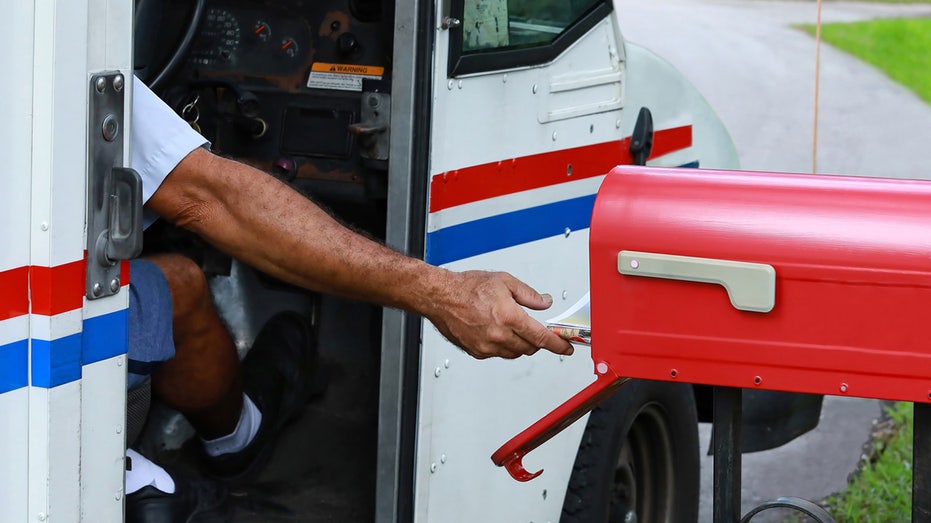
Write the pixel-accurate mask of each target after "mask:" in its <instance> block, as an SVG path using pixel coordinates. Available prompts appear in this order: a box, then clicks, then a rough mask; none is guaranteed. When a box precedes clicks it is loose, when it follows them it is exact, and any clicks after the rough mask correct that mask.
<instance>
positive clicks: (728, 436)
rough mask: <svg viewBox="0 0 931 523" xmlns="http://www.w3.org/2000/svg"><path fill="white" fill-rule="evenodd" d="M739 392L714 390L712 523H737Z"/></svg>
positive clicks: (739, 460) (735, 390) (737, 390)
mask: <svg viewBox="0 0 931 523" xmlns="http://www.w3.org/2000/svg"><path fill="white" fill-rule="evenodd" d="M742 402H743V391H742V390H741V389H739V388H733V387H715V388H714V425H713V428H712V439H713V445H714V522H715V523H737V522H738V521H740V474H741V469H740V467H741V459H740V458H741V456H740V446H741V428H742V427H741V422H742V418H743V403H742Z"/></svg>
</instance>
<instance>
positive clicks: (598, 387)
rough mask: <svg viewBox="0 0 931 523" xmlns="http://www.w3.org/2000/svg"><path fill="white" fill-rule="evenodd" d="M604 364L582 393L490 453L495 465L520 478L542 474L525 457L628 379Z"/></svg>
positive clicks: (520, 479)
mask: <svg viewBox="0 0 931 523" xmlns="http://www.w3.org/2000/svg"><path fill="white" fill-rule="evenodd" d="M601 365H604V364H601ZM604 366H605V367H607V369H606V372H605V373H604V374H599V375H598V379H597V380H595V382H594V383H592V384H591V385H589V386H588V387H585V388H584V389H582V390H581V392H579V393H578V394H576V395H575V396H572V397H571V398H569V400H568V401H566V402H565V403H563V404H562V405H560V406H558V407H556V408H555V409H553V411H552V412H550V413H549V414H547V415H546V416H543V417H542V418H541V419H540V420H539V421H537V422H536V423H534V424H533V425H531V426H529V427H527V428H526V429H525V430H524V431H523V432H521V433H520V434H518V435H516V436H514V437H513V438H511V439H510V440H509V441H508V442H507V443H505V444H504V445H502V446H501V448H499V449H498V450H497V451H495V453H494V454H492V455H491V460H492V461H494V462H495V465H497V466H499V467H504V468H505V469H507V471H508V474H510V475H511V477H512V478H514V479H516V480H517V481H530V480H531V479H533V478H535V477H537V476H539V475H540V474H542V473H543V471H542V470H540V471H538V472H527V470H526V469H525V468H524V465H523V463H521V460H523V459H524V456H526V455H527V454H528V453H529V452H530V451H532V450H533V449H535V448H537V447H539V446H540V445H542V444H544V443H546V442H547V441H549V440H550V438H552V437H553V436H555V435H556V434H559V433H560V432H562V431H563V429H565V428H566V427H568V426H569V425H572V424H573V423H575V421H576V420H578V419H579V418H581V417H582V416H584V415H585V414H587V413H588V412H589V411H591V410H592V409H594V408H595V406H597V405H598V404H599V403H601V402H602V401H603V400H604V399H606V398H607V397H608V396H610V395H611V394H612V393H613V392H614V391H616V390H617V389H618V388H620V386H621V385H623V384H624V383H626V382H627V380H628V379H629V378H622V377H620V376H618V375H617V373H616V372H614V369H612V368H611V367H610V365H604ZM601 368H604V367H601Z"/></svg>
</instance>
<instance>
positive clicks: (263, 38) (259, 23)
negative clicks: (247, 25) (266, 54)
mask: <svg viewBox="0 0 931 523" xmlns="http://www.w3.org/2000/svg"><path fill="white" fill-rule="evenodd" d="M252 34H253V36H255V38H256V39H258V41H260V42H267V41H268V40H269V38H271V37H272V28H271V26H270V25H268V23H267V22H265V21H264V20H256V22H255V25H254V26H252Z"/></svg>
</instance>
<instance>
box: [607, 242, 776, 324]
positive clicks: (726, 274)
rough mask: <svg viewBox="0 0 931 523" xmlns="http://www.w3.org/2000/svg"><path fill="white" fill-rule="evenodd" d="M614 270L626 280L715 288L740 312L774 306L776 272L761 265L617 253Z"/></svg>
mask: <svg viewBox="0 0 931 523" xmlns="http://www.w3.org/2000/svg"><path fill="white" fill-rule="evenodd" d="M617 270H618V272H620V273H621V274H624V275H627V276H643V277H647V278H662V279H668V280H682V281H693V282H700V283H714V284H718V285H721V286H723V287H724V288H725V289H726V290H727V296H728V297H729V298H730V300H731V305H733V306H734V308H735V309H739V310H742V311H752V312H764V313H765V312H769V311H771V310H773V307H774V306H775V305H776V270H775V269H773V267H772V265H767V264H765V263H749V262H740V261H731V260H717V259H713V258H695V257H692V256H675V255H672V254H657V253H652V252H636V251H621V252H620V253H619V254H618V255H617Z"/></svg>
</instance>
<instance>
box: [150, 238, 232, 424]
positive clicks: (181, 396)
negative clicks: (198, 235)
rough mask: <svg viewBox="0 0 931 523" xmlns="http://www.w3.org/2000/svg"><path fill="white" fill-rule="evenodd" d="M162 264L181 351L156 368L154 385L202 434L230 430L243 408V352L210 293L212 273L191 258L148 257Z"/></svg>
mask: <svg viewBox="0 0 931 523" xmlns="http://www.w3.org/2000/svg"><path fill="white" fill-rule="evenodd" d="M147 260H148V261H150V262H152V263H154V264H155V265H156V266H158V268H159V269H161V271H162V273H164V275H165V279H166V280H167V282H168V289H169V291H170V293H171V301H172V324H173V328H174V343H175V356H174V358H172V359H171V360H169V361H167V362H165V363H164V364H162V365H161V366H160V367H159V368H158V370H156V371H155V372H154V373H153V374H152V391H153V393H154V394H155V395H156V397H158V398H159V399H160V400H161V401H162V402H164V403H165V404H166V405H168V406H169V407H171V408H174V409H176V410H178V411H179V412H181V413H182V414H184V415H185V417H187V419H188V420H189V421H190V422H191V424H192V425H193V426H194V428H195V429H196V430H197V432H198V433H199V434H200V435H201V437H203V438H206V439H211V438H216V437H220V436H223V435H226V434H229V433H230V432H232V431H233V429H235V428H236V423H237V422H238V420H239V416H240V411H241V409H242V379H241V377H240V374H239V357H238V355H237V354H236V348H235V346H234V345H233V340H232V338H231V337H230V334H229V332H228V331H227V330H226V327H225V326H224V325H223V323H222V321H220V317H219V316H218V315H217V312H216V309H215V307H214V305H213V302H212V301H211V298H210V293H209V288H208V286H207V279H206V277H205V276H204V273H203V272H201V270H200V268H199V267H198V266H197V264H195V263H194V262H193V261H191V260H190V259H188V258H186V257H184V256H180V255H172V254H162V255H156V256H153V257H150V258H147Z"/></svg>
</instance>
